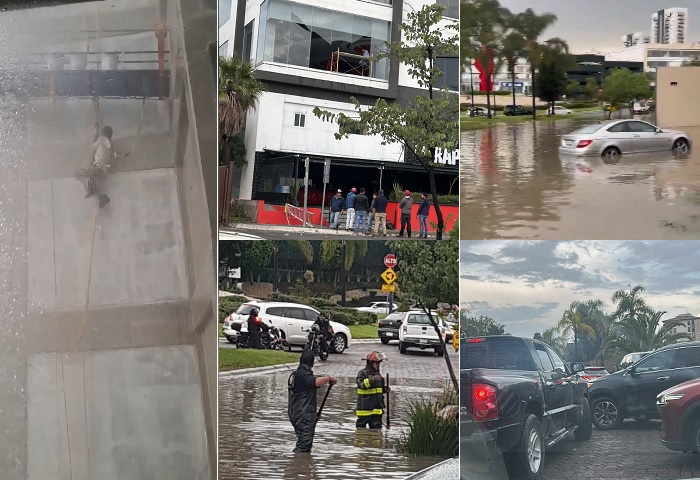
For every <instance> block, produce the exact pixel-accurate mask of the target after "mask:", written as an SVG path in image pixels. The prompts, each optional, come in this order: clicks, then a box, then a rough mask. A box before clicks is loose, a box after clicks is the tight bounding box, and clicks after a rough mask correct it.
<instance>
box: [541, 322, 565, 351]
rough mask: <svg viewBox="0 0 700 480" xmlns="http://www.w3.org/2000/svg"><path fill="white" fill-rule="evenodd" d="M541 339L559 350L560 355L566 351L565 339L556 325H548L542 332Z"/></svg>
mask: <svg viewBox="0 0 700 480" xmlns="http://www.w3.org/2000/svg"><path fill="white" fill-rule="evenodd" d="M542 341H543V342H544V343H546V344H547V345H549V346H550V347H552V348H553V349H554V350H556V351H557V352H559V354H560V355H561V354H562V353H564V352H565V351H566V339H565V338H564V337H563V336H562V334H561V329H560V328H559V327H558V326H554V327H550V328H548V329H547V330H545V331H544V332H542Z"/></svg>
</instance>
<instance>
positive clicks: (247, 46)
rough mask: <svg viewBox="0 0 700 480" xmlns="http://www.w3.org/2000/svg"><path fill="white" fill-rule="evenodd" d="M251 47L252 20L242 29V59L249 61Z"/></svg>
mask: <svg viewBox="0 0 700 480" xmlns="http://www.w3.org/2000/svg"><path fill="white" fill-rule="evenodd" d="M252 48H253V22H252V21H251V22H250V23H249V24H248V25H246V26H245V28H244V29H243V55H242V57H243V60H246V61H250V54H251V53H252Z"/></svg>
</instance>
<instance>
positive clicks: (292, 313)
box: [224, 301, 352, 353]
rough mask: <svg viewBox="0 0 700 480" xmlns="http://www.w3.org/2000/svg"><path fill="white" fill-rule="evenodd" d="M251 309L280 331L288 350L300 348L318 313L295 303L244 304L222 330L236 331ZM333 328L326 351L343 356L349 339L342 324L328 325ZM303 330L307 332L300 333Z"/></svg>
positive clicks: (333, 323)
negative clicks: (294, 347) (329, 350)
mask: <svg viewBox="0 0 700 480" xmlns="http://www.w3.org/2000/svg"><path fill="white" fill-rule="evenodd" d="M253 308H257V309H258V310H260V313H259V316H260V317H262V318H263V320H265V321H266V322H268V321H269V323H271V324H272V325H273V326H275V327H278V328H279V329H280V330H281V331H282V338H283V339H285V340H287V343H288V344H289V345H290V346H297V347H303V346H304V345H305V344H306V340H307V338H308V329H309V328H310V327H311V325H312V324H313V323H314V321H316V318H317V317H318V315H319V311H318V310H316V309H315V308H311V307H308V306H306V305H301V304H299V303H284V302H258V301H254V302H247V303H244V304H243V305H241V306H240V307H238V310H236V313H232V314H231V315H230V316H229V317H228V318H227V319H226V320H224V330H227V329H232V330H238V331H240V329H241V327H242V326H243V325H244V324H245V323H246V321H247V320H248V316H249V315H250V311H251V310H252V309H253ZM331 327H332V328H333V340H332V341H331V344H330V348H331V352H333V353H343V352H344V351H345V349H346V348H348V347H349V346H350V342H351V340H352V336H351V335H350V329H349V328H348V327H346V326H345V325H343V324H342V323H338V322H333V321H331ZM304 330H307V331H304Z"/></svg>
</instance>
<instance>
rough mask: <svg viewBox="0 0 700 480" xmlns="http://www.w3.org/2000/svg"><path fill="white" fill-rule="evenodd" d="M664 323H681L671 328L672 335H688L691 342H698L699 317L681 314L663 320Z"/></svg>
mask: <svg viewBox="0 0 700 480" xmlns="http://www.w3.org/2000/svg"><path fill="white" fill-rule="evenodd" d="M664 322H681V324H680V325H678V326H675V327H673V333H687V334H688V335H690V337H691V338H690V339H691V341H695V340H698V339H699V338H698V331H700V324H699V323H698V322H700V317H697V316H695V315H691V314H690V313H682V314H680V315H676V316H675V317H673V318H669V319H668V320H664Z"/></svg>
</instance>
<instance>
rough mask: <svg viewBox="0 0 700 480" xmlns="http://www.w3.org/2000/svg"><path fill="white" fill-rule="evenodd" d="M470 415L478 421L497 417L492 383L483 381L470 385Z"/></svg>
mask: <svg viewBox="0 0 700 480" xmlns="http://www.w3.org/2000/svg"><path fill="white" fill-rule="evenodd" d="M472 415H473V417H474V420H477V421H480V422H484V421H487V420H496V419H497V418H498V403H497V402H496V388H495V387H494V386H493V385H488V384H484V383H475V384H474V385H472Z"/></svg>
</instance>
